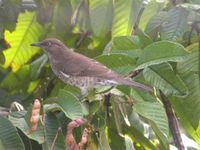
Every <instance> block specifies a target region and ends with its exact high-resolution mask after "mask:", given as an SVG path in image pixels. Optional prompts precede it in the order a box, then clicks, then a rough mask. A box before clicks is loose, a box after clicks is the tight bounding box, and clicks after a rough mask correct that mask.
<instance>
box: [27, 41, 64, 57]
mask: <svg viewBox="0 0 200 150" xmlns="http://www.w3.org/2000/svg"><path fill="white" fill-rule="evenodd" d="M31 46H37V47H40V48H42V49H43V50H44V51H46V52H47V53H52V52H54V51H58V50H59V49H60V50H62V49H65V45H64V44H63V43H62V42H61V41H60V40H58V39H55V38H49V39H45V40H43V41H41V42H37V43H32V44H31Z"/></svg>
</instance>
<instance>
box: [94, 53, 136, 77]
mask: <svg viewBox="0 0 200 150" xmlns="http://www.w3.org/2000/svg"><path fill="white" fill-rule="evenodd" d="M96 60H98V61H99V62H101V63H102V64H104V65H106V66H107V67H108V68H111V69H113V70H114V71H116V72H118V73H120V74H127V73H129V72H130V71H132V70H134V68H135V59H134V58H132V57H130V56H128V55H124V54H110V55H101V56H98V57H96Z"/></svg>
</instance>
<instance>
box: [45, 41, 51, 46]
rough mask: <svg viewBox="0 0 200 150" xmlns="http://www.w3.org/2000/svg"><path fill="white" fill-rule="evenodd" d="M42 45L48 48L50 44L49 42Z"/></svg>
mask: <svg viewBox="0 0 200 150" xmlns="http://www.w3.org/2000/svg"><path fill="white" fill-rule="evenodd" d="M43 45H44V46H50V45H51V43H50V42H45V43H43Z"/></svg>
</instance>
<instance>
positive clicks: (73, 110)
mask: <svg viewBox="0 0 200 150" xmlns="http://www.w3.org/2000/svg"><path fill="white" fill-rule="evenodd" d="M55 102H56V103H57V104H58V105H59V106H60V107H61V109H62V111H63V112H64V113H65V115H66V116H67V117H69V118H70V119H72V120H74V119H78V118H83V110H82V106H81V103H80V101H79V99H78V98H77V97H76V96H75V95H73V94H72V93H69V92H68V91H66V90H60V91H59V93H58V100H57V101H55Z"/></svg>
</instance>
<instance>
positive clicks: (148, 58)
mask: <svg viewBox="0 0 200 150" xmlns="http://www.w3.org/2000/svg"><path fill="white" fill-rule="evenodd" d="M187 54H188V53H187V51H186V50H185V48H184V47H183V46H182V45H180V44H178V43H174V42H169V41H159V42H154V43H152V44H151V45H149V46H147V47H145V48H144V50H143V51H142V54H141V55H140V57H139V59H138V61H137V68H136V69H142V68H145V67H148V66H151V65H154V64H160V63H163V62H168V61H173V62H180V61H183V60H185V59H186V58H187Z"/></svg>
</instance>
